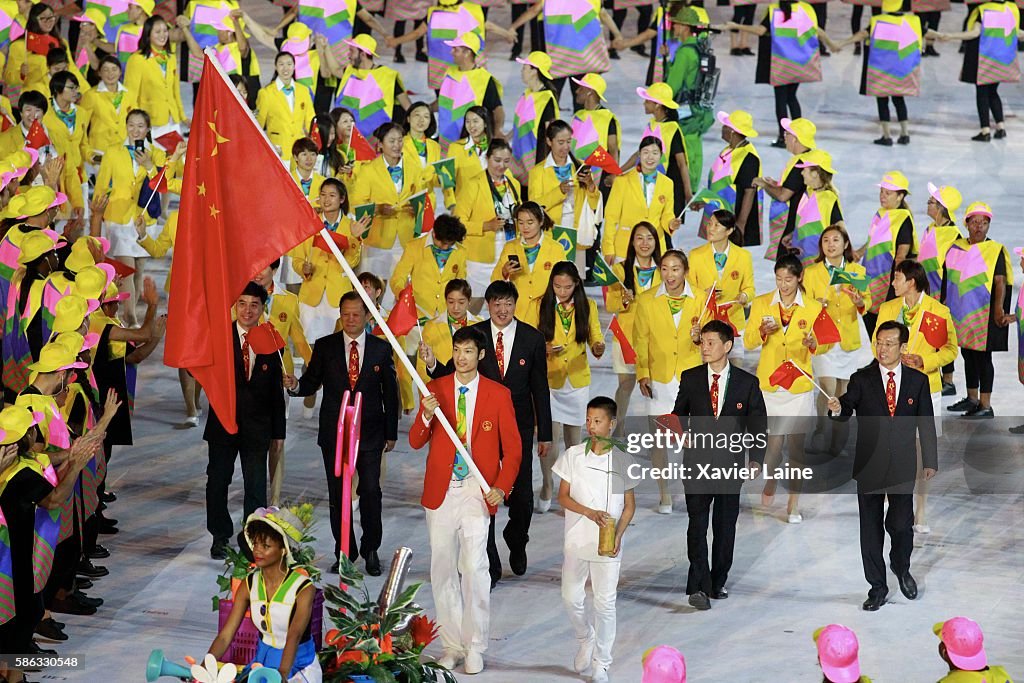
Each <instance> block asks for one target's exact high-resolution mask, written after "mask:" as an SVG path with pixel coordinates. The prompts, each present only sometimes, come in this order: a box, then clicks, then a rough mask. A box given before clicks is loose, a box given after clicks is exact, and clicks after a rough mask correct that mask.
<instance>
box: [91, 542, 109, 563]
mask: <svg viewBox="0 0 1024 683" xmlns="http://www.w3.org/2000/svg"><path fill="white" fill-rule="evenodd" d="M85 556H86V557H88V558H89V559H90V560H102V559H103V558H105V557H110V551H109V550H107V549H106V548H104V547H103V546H102V545H97V546H96V547H95V548H93V549H92V550H90V551H89V552H87V553H86V554H85Z"/></svg>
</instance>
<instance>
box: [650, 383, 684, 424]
mask: <svg viewBox="0 0 1024 683" xmlns="http://www.w3.org/2000/svg"><path fill="white" fill-rule="evenodd" d="M651 393H653V394H654V398H649V399H646V400H647V414H648V415H649V416H651V417H657V416H658V415H668V414H669V413H671V412H672V411H673V410H674V409H675V407H676V398H677V397H678V396H679V379H678V378H676V379H674V380H672V381H671V382H669V383H668V384H662V383H661V382H655V381H654V380H653V379H652V380H651Z"/></svg>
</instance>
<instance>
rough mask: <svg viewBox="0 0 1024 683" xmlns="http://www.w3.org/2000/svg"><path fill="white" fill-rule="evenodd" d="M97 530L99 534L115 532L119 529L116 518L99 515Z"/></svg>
mask: <svg viewBox="0 0 1024 683" xmlns="http://www.w3.org/2000/svg"><path fill="white" fill-rule="evenodd" d="M99 522H100V524H99V532H100V533H101V534H107V535H112V534H116V533H117V532H118V531H120V529H118V528H117V520H116V519H110V518H109V517H103V516H102V515H101V516H100V517H99Z"/></svg>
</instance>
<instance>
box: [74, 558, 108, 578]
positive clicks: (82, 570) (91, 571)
mask: <svg viewBox="0 0 1024 683" xmlns="http://www.w3.org/2000/svg"><path fill="white" fill-rule="evenodd" d="M76 573H77V574H78V575H79V576H84V577H86V578H90V579H98V578H100V577H101V576H106V575H107V574H109V573H110V571H109V570H108V569H107V568H106V567H103V566H101V565H98V564H93V563H92V562H90V561H89V560H86V561H84V562H81V563H79V565H78V571H77V572H76Z"/></svg>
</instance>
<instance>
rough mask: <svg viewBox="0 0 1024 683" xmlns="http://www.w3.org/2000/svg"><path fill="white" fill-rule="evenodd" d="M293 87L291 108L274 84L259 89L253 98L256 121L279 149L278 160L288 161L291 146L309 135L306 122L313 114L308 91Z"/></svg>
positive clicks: (275, 82)
mask: <svg viewBox="0 0 1024 683" xmlns="http://www.w3.org/2000/svg"><path fill="white" fill-rule="evenodd" d="M292 85H293V86H294V87H295V93H294V98H295V107H294V108H293V107H290V106H288V98H287V97H285V94H284V93H283V92H281V89H280V88H278V87H277V81H276V80H275V81H272V82H271V83H270V85H268V86H266V87H264V88H261V89H260V92H259V94H258V95H257V96H256V121H257V122H258V123H259V124H260V126H262V127H263V129H264V130H266V131H267V137H269V138H270V142H271V143H273V144H275V145H277V146H278V147H280V148H281V158H282V159H284V160H286V161H287V160H289V159H291V158H292V145H293V144H295V141H296V140H298V139H299V138H302V137H306V135H308V134H309V122H310V121H312V120H313V115H314V114H315V113H316V112H315V111H314V110H313V98H312V96H311V95H310V94H309V88H307V87H306V86H304V85H302V84H301V83H294V82H293V83H292Z"/></svg>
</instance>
